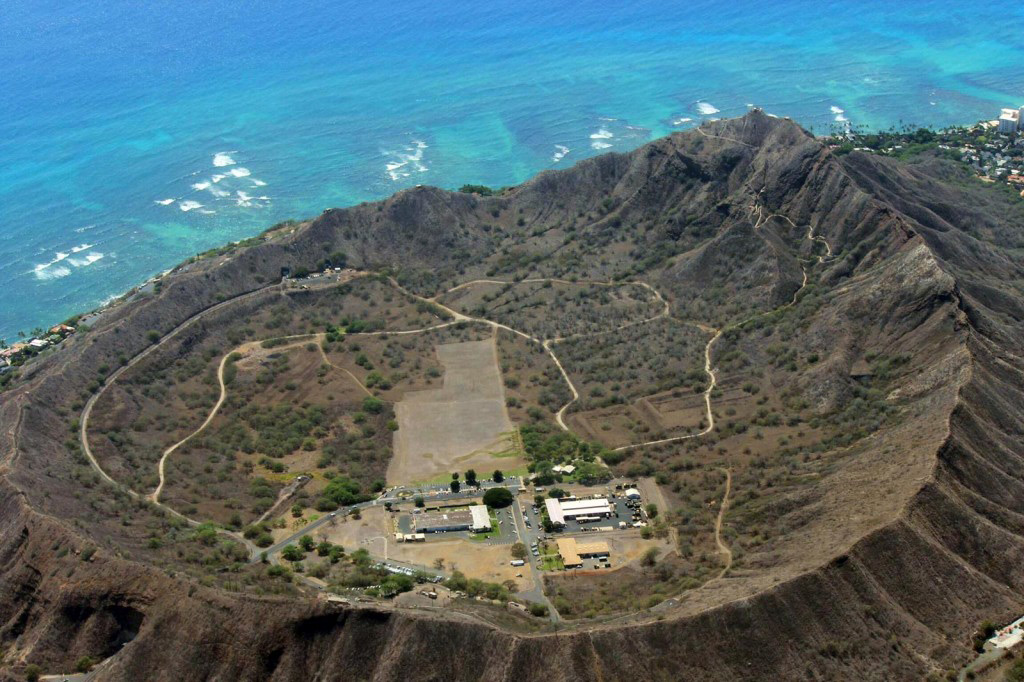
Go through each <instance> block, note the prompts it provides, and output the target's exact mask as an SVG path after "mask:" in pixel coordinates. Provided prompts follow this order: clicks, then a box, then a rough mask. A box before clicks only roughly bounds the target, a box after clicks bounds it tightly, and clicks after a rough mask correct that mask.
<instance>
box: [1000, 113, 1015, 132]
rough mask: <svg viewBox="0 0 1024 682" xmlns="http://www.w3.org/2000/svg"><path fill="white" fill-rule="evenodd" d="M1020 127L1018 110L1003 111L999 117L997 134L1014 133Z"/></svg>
mask: <svg viewBox="0 0 1024 682" xmlns="http://www.w3.org/2000/svg"><path fill="white" fill-rule="evenodd" d="M1019 125H1020V111H1019V110H1018V109H1003V111H1002V113H1001V114H1000V115H999V128H998V130H999V132H1001V133H1015V132H1017V127H1018V126H1019Z"/></svg>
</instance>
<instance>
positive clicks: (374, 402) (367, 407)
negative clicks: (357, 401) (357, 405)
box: [363, 396, 384, 414]
mask: <svg viewBox="0 0 1024 682" xmlns="http://www.w3.org/2000/svg"><path fill="white" fill-rule="evenodd" d="M383 409H384V401H383V400H380V399H379V398H374V397H373V396H366V397H365V398H363V410H364V411H366V412H369V413H370V414H380V413H381V411H382V410H383Z"/></svg>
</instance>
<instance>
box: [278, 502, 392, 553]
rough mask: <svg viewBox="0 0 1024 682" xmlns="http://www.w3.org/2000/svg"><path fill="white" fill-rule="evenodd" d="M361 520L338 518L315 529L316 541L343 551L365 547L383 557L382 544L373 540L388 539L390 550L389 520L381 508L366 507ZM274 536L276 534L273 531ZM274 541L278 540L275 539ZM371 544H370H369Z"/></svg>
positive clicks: (283, 535)
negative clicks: (332, 544)
mask: <svg viewBox="0 0 1024 682" xmlns="http://www.w3.org/2000/svg"><path fill="white" fill-rule="evenodd" d="M361 516H362V518H359V519H353V518H351V517H348V518H340V517H339V518H338V520H337V521H335V522H333V523H328V524H325V525H323V526H320V527H319V528H317V529H316V531H315V534H316V539H317V540H318V541H319V540H328V541H330V542H332V543H334V544H336V545H341V546H342V547H344V548H345V551H349V552H350V551H353V550H356V549H359V548H360V547H365V548H366V549H367V550H368V551H369V552H370V553H372V554H373V555H374V556H377V555H380V556H382V557H383V555H384V542H383V541H382V540H375V538H381V537H385V538H387V539H388V547H389V548H390V547H391V545H392V544H394V543H393V540H394V537H395V536H394V530H393V529H392V527H391V520H390V518H389V516H388V513H387V512H386V511H385V510H384V508H383V507H367V508H366V509H364V510H363V511H362V512H361ZM292 532H293V531H282V532H280V535H281V537H286V536H287V535H289V534H290V533H292ZM275 535H277V532H276V531H275ZM274 539H275V540H278V539H280V538H277V537H275V538H274ZM371 543H372V544H371Z"/></svg>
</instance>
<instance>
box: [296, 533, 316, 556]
mask: <svg viewBox="0 0 1024 682" xmlns="http://www.w3.org/2000/svg"><path fill="white" fill-rule="evenodd" d="M299 547H302V551H304V552H312V551H313V548H314V547H316V541H315V540H314V539H313V536H312V535H303V536H302V537H301V538H299Z"/></svg>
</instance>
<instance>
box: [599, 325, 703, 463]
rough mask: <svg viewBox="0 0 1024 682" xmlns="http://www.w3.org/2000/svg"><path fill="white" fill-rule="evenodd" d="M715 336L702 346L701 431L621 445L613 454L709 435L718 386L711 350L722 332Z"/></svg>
mask: <svg viewBox="0 0 1024 682" xmlns="http://www.w3.org/2000/svg"><path fill="white" fill-rule="evenodd" d="M701 329H703V330H704V331H709V328H707V327H703V326H701ZM710 331H714V332H715V335H714V336H712V337H711V339H710V340H709V341H708V344H707V345H706V346H704V373H705V374H707V375H708V387H707V388H705V389H704V407H705V410H706V412H707V420H708V424H707V426H706V427H704V430H703V431H700V432H698V433H690V434H687V435H685V436H672V437H671V438H660V439H658V440H648V441H644V442H642V443H633V444H632V445H622V446H620V447H617V448H615V449H614V452H623V451H625V450H633V449H635V448H642V447H646V446H648V445H662V444H663V443H675V442H677V441H681V440H690V439H691V438H699V437H701V436H704V435H707V434H709V433H711V432H712V431H713V430H714V428H715V414H714V412H712V410H711V392H712V391H714V390H715V386H717V385H718V378H717V377H716V376H715V370H714V368H713V367H712V366H711V348H712V347H713V346H714V345H715V341H718V339H720V338H722V330H721V329H715V330H710Z"/></svg>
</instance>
